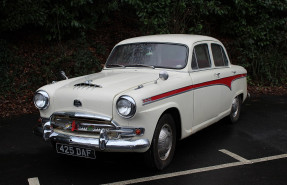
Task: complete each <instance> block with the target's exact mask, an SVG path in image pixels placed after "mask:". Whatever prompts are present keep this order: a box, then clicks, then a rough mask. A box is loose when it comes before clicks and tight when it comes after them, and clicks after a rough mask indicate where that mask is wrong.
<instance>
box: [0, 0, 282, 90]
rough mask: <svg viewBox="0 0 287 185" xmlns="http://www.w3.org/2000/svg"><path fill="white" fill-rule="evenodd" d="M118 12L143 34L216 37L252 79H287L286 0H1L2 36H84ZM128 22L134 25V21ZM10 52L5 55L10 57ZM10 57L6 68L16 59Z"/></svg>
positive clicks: (279, 82)
mask: <svg viewBox="0 0 287 185" xmlns="http://www.w3.org/2000/svg"><path fill="white" fill-rule="evenodd" d="M115 15H125V17H131V18H132V19H136V20H138V22H139V23H140V24H137V25H136V26H138V29H139V30H141V33H142V34H143V35H145V34H161V33H187V34H205V35H211V36H214V37H216V38H219V39H220V40H222V41H223V42H224V44H225V45H226V46H227V48H228V50H229V54H230V55H231V58H232V62H233V63H235V64H240V65H243V66H245V67H246V68H247V69H248V72H249V75H250V78H249V79H251V80H252V81H251V82H252V83H259V84H261V85H266V84H267V85H282V84H285V83H286V81H287V77H286V72H287V69H286V66H287V59H286V56H287V53H286V51H287V41H286V40H287V0H272V1H270V0H207V1H204V0H178V1H172V0H149V1H143V0H107V1H101V0H61V1H56V0H14V1H8V0H0V37H2V40H4V41H5V38H4V36H7V35H8V36H10V37H11V35H12V37H13V35H14V34H19V33H21V32H22V31H23V30H34V31H35V32H38V33H42V36H43V38H44V39H47V40H54V41H55V40H56V41H62V40H64V39H65V40H67V39H68V40H69V39H70V38H84V37H83V36H85V35H86V33H87V31H93V30H97V28H98V27H103V26H105V25H106V24H109V22H111V20H113V21H112V22H113V23H117V20H118V17H117V16H115ZM126 20H127V21H128V20H130V19H126ZM125 25H126V26H127V27H134V26H135V25H134V22H133V23H129V22H126V23H125ZM115 28H116V26H115ZM127 30H128V29H127ZM107 31H109V32H111V33H113V32H114V31H115V30H107ZM102 34H103V36H104V35H105V33H102ZM72 36H73V37H72ZM8 42H9V41H8ZM5 51H7V49H6V48H4V50H2V51H1V52H2V53H1V55H4V58H5V57H6V58H7V56H8V55H9V52H8V54H7V53H5ZM3 53H4V54H3ZM86 54H87V53H84V54H83V55H86ZM70 57H75V58H73V59H75V60H81V59H79V58H77V57H76V56H70ZM70 59H72V58H70ZM70 59H69V60H70ZM1 60H3V59H1ZM63 60H64V59H63ZM5 61H6V63H2V64H0V65H1V70H3V69H5V68H7V65H8V63H11V62H16V61H17V60H10V59H9V60H8V59H5ZM57 62H63V61H62V59H59V60H58V61H57ZM57 62H55V65H58V63H57ZM8 66H9V65H8Z"/></svg>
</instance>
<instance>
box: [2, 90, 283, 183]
mask: <svg viewBox="0 0 287 185" xmlns="http://www.w3.org/2000/svg"><path fill="white" fill-rule="evenodd" d="M37 119H38V115H25V116H21V117H16V118H13V119H6V120H0V184H1V185H6V184H7V185H11V184H12V185H13V184H17V185H21V184H26V185H28V184H31V185H32V184H41V185H51V184H52V185H53V184H61V185H65V184H73V185H78V184H79V185H82V184H92V185H96V184H107V183H114V184H129V183H139V184H164V185H169V184H176V185H180V184H196V185H198V184H220V185H224V184H228V185H230V184H233V185H234V184H240V185H241V184H242V185H243V184H260V185H264V184H268V185H269V184H276V185H277V184H282V185H283V184H284V185H285V184H287V96H284V97H283V96H280V97H279V96H262V97H258V98H251V99H250V100H249V101H248V102H246V104H245V105H244V107H243V110H242V112H241V118H240V120H239V122H238V123H236V124H233V125H232V124H229V123H228V122H227V121H224V120H223V121H220V122H217V123H216V124H214V125H212V126H210V127H208V128H206V129H204V130H202V131H200V132H198V133H196V134H194V135H192V136H191V137H189V138H187V139H184V140H182V141H180V142H178V143H177V149H176V153H175V157H174V160H173V162H172V164H171V165H170V166H169V167H168V168H167V169H165V170H163V171H161V172H157V171H152V170H150V169H149V168H147V167H146V166H145V164H144V162H143V160H142V156H141V155H140V154H132V153H97V159H96V160H92V159H83V158H76V157H69V156H67V157H63V156H61V155H58V154H56V153H55V151H54V150H53V148H52V147H51V145H50V144H49V143H45V142H44V141H43V140H42V139H41V138H40V137H38V136H35V135H33V134H32V128H33V126H34V125H35V124H36V122H37Z"/></svg>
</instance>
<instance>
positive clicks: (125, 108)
mask: <svg viewBox="0 0 287 185" xmlns="http://www.w3.org/2000/svg"><path fill="white" fill-rule="evenodd" d="M116 108H117V112H118V114H119V115H120V116H121V117H123V118H132V117H133V116H134V115H135V113H136V102H135V100H134V99H133V98H132V97H130V96H127V95H123V96H121V97H119V99H118V100H117V103H116Z"/></svg>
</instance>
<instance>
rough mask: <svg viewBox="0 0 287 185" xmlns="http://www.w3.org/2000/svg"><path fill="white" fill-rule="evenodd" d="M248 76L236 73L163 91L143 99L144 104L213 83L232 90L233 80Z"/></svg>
mask: <svg viewBox="0 0 287 185" xmlns="http://www.w3.org/2000/svg"><path fill="white" fill-rule="evenodd" d="M246 76H247V75H246V74H239V75H235V76H230V77H226V78H221V79H218V80H213V81H209V82H204V83H200V84H195V85H190V86H186V87H182V88H180V89H175V90H172V91H169V92H166V93H163V94H159V95H156V96H152V97H150V98H146V99H143V104H147V103H152V102H153V101H157V100H160V99H162V98H167V97H170V96H174V95H177V94H180V93H183V92H186V91H190V90H192V89H198V88H202V87H206V86H211V85H226V86H227V87H228V88H229V89H230V90H231V83H232V81H234V80H236V79H239V78H242V77H246Z"/></svg>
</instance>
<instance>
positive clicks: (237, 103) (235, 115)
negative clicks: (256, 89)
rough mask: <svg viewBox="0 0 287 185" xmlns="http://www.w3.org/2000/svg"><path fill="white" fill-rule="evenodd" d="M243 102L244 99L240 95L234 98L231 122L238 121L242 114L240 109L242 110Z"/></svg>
mask: <svg viewBox="0 0 287 185" xmlns="http://www.w3.org/2000/svg"><path fill="white" fill-rule="evenodd" d="M241 104H242V100H241V98H240V96H236V97H235V98H234V99H233V100H232V104H231V111H230V115H229V117H230V122H231V123H235V122H237V121H238V119H239V116H240V111H241Z"/></svg>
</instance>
